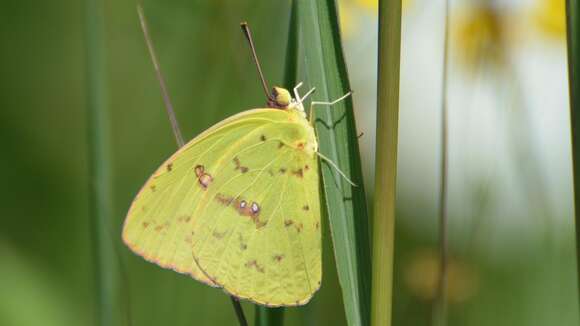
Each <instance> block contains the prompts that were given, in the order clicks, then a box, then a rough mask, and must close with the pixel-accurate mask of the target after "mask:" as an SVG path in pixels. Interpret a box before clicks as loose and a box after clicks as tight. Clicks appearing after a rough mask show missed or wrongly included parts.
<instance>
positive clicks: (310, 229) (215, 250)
mask: <svg viewBox="0 0 580 326" xmlns="http://www.w3.org/2000/svg"><path fill="white" fill-rule="evenodd" d="M250 44H251V45H252V50H253V44H252V43H251V38H250ZM253 51H254V50H253ZM256 61H257V60H256ZM258 67H259V64H258ZM259 70H260V69H259ZM263 84H264V85H265V83H263ZM300 85H301V84H299V85H297V86H296V88H294V90H293V91H294V98H293V97H292V96H291V94H290V92H289V91H288V90H287V89H284V88H281V87H274V88H273V90H272V92H271V94H270V96H268V108H259V109H251V110H248V111H243V112H241V113H238V114H236V115H234V116H232V117H230V118H227V119H225V120H223V121H221V122H219V123H217V124H216V125H214V126H213V127H210V128H209V129H208V130H206V131H205V132H203V133H201V134H200V135H198V136H197V137H195V138H194V139H193V140H191V141H190V142H188V143H187V144H185V145H184V146H182V147H181V148H180V149H179V150H178V151H177V152H176V153H175V154H173V155H172V156H171V157H169V158H168V159H167V160H166V161H165V162H164V163H163V164H161V166H160V167H159V168H158V169H157V170H156V171H155V172H154V173H153V175H152V176H151V177H150V178H149V179H148V180H147V182H146V183H145V185H144V186H143V187H142V188H141V190H140V191H139V192H138V194H137V196H136V197H135V199H134V201H133V202H132V204H131V206H130V209H129V212H128V214H127V217H126V219H125V223H124V226H123V235H122V237H123V240H124V242H125V244H126V245H127V246H128V247H129V248H130V249H131V250H132V251H133V252H135V253H136V254H138V255H140V256H142V257H143V258H145V259H146V260H147V261H150V262H153V263H156V264H157V265H159V266H161V267H163V268H168V269H173V270H175V271H176V272H179V273H184V274H189V275H190V276H191V277H192V278H194V279H196V280H198V281H201V282H203V283H205V284H207V285H209V286H213V287H220V288H222V289H223V290H224V291H226V292H227V293H228V294H230V295H232V296H235V297H237V298H243V299H248V300H250V301H252V302H254V303H257V304H261V305H265V306H296V305H303V304H306V303H307V302H308V301H309V300H310V299H311V297H312V296H313V294H314V293H315V292H316V291H317V290H318V289H319V288H320V285H321V278H322V266H321V264H322V259H321V229H320V228H321V221H320V220H321V206H320V189H319V175H320V171H319V157H321V158H323V159H325V160H327V159H326V158H325V157H324V156H321V154H320V153H319V152H318V141H317V137H316V133H315V130H314V128H313V119H312V111H311V116H310V119H308V118H307V116H306V113H305V110H304V106H303V104H302V103H303V101H304V98H306V97H307V96H308V95H309V94H311V92H312V91H313V89H312V90H311V91H310V92H308V93H307V94H305V96H304V97H303V98H302V97H300V95H299V94H298V88H299V87H300ZM348 95H349V94H347V95H345V96H343V97H342V98H340V99H338V100H337V101H339V100H342V99H343V98H344V97H346V96H348ZM337 101H335V102H337ZM335 102H333V103H316V102H313V103H312V104H311V105H312V106H313V105H316V104H334V103H335ZM312 106H311V107H312ZM329 162H330V164H332V165H333V166H335V165H334V164H333V163H332V162H331V161H329ZM335 167H336V166H335ZM339 171H340V170H339Z"/></svg>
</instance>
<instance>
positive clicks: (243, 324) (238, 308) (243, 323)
mask: <svg viewBox="0 0 580 326" xmlns="http://www.w3.org/2000/svg"><path fill="white" fill-rule="evenodd" d="M137 14H138V15H139V22H140V24H141V29H142V31H143V36H144V37H145V43H146V44H147V49H148V50H149V56H150V58H151V62H152V63H153V67H154V69H155V75H156V77H157V81H158V82H159V86H160V88H161V94H162V96H163V103H164V104H165V110H166V112H167V117H168V118H169V122H170V123H171V129H172V131H173V136H174V137H175V142H176V143H177V148H178V149H179V148H181V147H183V145H185V142H184V141H183V135H182V133H181V128H180V127H179V122H178V121H177V117H176V115H175V111H174V110H173V104H172V103H171V98H170V97H169V91H168V90H167V87H166V84H165V78H164V77H163V72H162V71H161V66H160V65H159V60H158V59H157V55H156V54H155V47H154V46H153V40H152V39H151V35H149V28H148V25H147V20H146V19H145V13H144V11H143V6H142V5H141V3H140V2H138V3H137ZM229 297H230V301H231V303H232V306H233V308H234V312H235V314H236V317H237V319H238V323H239V324H240V326H247V325H248V322H247V320H246V316H245V315H244V309H243V308H242V305H241V304H240V301H239V300H238V299H237V298H236V297H234V296H229Z"/></svg>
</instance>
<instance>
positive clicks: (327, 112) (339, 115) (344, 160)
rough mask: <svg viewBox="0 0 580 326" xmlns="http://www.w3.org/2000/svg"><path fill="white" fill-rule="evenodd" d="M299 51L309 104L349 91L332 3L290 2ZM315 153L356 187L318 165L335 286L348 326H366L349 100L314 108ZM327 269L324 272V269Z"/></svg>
mask: <svg viewBox="0 0 580 326" xmlns="http://www.w3.org/2000/svg"><path fill="white" fill-rule="evenodd" d="M296 1H297V5H298V26H297V28H299V30H300V31H299V35H300V46H301V48H300V49H299V55H298V57H297V58H298V62H297V65H298V67H299V79H300V80H302V81H304V82H305V84H306V86H307V87H316V93H315V94H314V95H313V96H312V100H317V101H328V100H333V99H336V98H339V97H341V96H342V95H344V94H345V93H347V92H348V91H349V90H350V85H349V81H348V76H347V71H346V65H345V62H344V58H343V54H342V47H341V41H340V32H339V28H338V21H337V10H336V3H335V1H334V0H316V1H312V0H296ZM315 116H316V124H315V125H316V130H317V134H318V138H319V141H320V151H321V153H322V154H323V155H325V156H326V157H328V158H330V159H331V160H332V161H334V162H335V163H336V164H337V165H338V166H339V167H340V169H341V170H342V171H344V172H345V173H346V175H347V176H348V177H349V178H350V179H351V180H353V181H354V182H355V183H356V184H358V186H357V187H352V186H351V185H349V184H348V182H347V181H345V180H344V178H342V177H341V176H340V175H339V174H338V173H337V171H336V170H335V169H333V168H332V167H330V166H329V165H328V164H326V163H324V162H322V163H321V170H322V177H323V178H322V179H323V186H324V194H325V198H326V208H327V212H328V216H329V224H330V230H331V234H332V238H333V246H334V253H335V257H336V264H337V271H338V277H339V281H340V284H341V287H342V295H343V301H344V306H345V307H344V308H345V313H346V318H347V321H348V324H349V325H368V321H369V317H370V313H369V310H370V309H369V302H370V268H371V266H370V263H371V262H370V240H369V228H368V214H367V207H366V202H365V193H364V188H363V180H362V171H361V163H360V155H359V148H358V138H357V133H356V126H355V121H354V112H353V103H352V98H348V99H346V100H345V101H343V102H340V103H339V104H336V105H334V106H333V107H317V108H316V112H315ZM326 268H328V267H326Z"/></svg>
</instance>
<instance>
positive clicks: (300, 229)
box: [294, 223, 304, 233]
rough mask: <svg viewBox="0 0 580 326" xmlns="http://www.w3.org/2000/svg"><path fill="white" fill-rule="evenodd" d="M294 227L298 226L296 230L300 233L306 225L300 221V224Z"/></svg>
mask: <svg viewBox="0 0 580 326" xmlns="http://www.w3.org/2000/svg"><path fill="white" fill-rule="evenodd" d="M294 227H295V228H296V232H298V233H300V232H301V231H302V229H303V228H304V225H303V224H302V223H299V224H296V225H294Z"/></svg>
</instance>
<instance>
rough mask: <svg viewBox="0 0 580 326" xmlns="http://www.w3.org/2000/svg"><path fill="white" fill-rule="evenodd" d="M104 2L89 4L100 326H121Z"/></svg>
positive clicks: (89, 94) (92, 209)
mask: <svg viewBox="0 0 580 326" xmlns="http://www.w3.org/2000/svg"><path fill="white" fill-rule="evenodd" d="M102 6H103V1H100V0H87V1H86V4H85V10H86V14H85V37H86V72H87V118H88V121H87V129H88V140H89V164H90V167H89V173H90V175H89V193H90V197H89V198H90V218H91V224H90V225H91V233H92V245H93V265H94V273H95V275H94V276H95V285H96V300H95V304H96V309H95V310H96V314H97V316H96V318H97V322H96V324H97V325H103V326H104V325H107V326H114V325H121V324H122V322H121V318H122V314H121V307H122V305H121V304H120V296H119V290H118V289H119V274H118V266H117V262H118V257H117V256H116V253H115V249H114V241H113V238H112V234H111V227H110V226H111V225H112V224H111V223H110V222H111V221H110V219H111V216H112V203H111V197H112V193H111V189H112V187H111V167H110V164H111V163H110V157H109V152H110V146H109V144H110V141H109V117H108V114H107V109H108V107H107V91H106V73H105V71H106V63H105V44H104V43H105V42H104V22H103V7H102Z"/></svg>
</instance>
